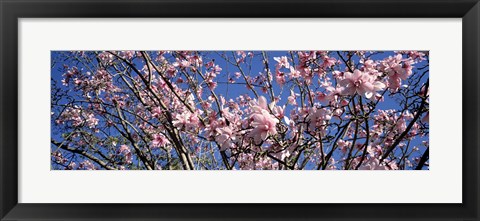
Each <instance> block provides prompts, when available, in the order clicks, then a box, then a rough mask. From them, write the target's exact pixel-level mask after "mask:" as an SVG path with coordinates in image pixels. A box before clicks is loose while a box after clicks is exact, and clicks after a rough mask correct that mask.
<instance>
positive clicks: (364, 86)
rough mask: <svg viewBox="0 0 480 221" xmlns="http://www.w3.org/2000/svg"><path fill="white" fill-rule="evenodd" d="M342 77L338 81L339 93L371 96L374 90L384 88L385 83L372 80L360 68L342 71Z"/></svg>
mask: <svg viewBox="0 0 480 221" xmlns="http://www.w3.org/2000/svg"><path fill="white" fill-rule="evenodd" d="M344 77H345V78H344V79H343V80H341V81H340V83H339V85H340V86H341V92H340V93H341V95H354V94H355V93H358V94H360V95H362V96H365V97H366V98H371V97H372V96H373V95H374V93H376V91H379V90H382V89H383V88H385V84H383V83H382V82H379V81H373V80H372V78H371V77H370V76H369V75H368V74H367V73H364V72H362V71H360V70H358V69H357V70H355V71H353V74H352V73H350V72H345V73H344Z"/></svg>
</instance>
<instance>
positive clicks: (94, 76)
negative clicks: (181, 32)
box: [51, 51, 429, 170]
mask: <svg viewBox="0 0 480 221" xmlns="http://www.w3.org/2000/svg"><path fill="white" fill-rule="evenodd" d="M428 59H429V54H428V52H425V51H55V52H52V65H51V67H52V68H51V70H52V77H51V126H52V131H51V167H52V169H55V170H56V169H59V170H63V169H66V170H77V169H82V170H100V169H107V170H407V169H417V170H418V169H428V168H429V143H428V134H429V122H428V115H429V62H428Z"/></svg>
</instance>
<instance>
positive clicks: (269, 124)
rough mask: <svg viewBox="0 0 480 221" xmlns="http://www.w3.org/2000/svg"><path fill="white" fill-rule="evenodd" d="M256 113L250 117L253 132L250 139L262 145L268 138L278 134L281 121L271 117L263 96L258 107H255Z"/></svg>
mask: <svg viewBox="0 0 480 221" xmlns="http://www.w3.org/2000/svg"><path fill="white" fill-rule="evenodd" d="M252 109H253V110H254V113H252V115H250V119H251V120H252V123H251V124H250V125H251V126H252V127H253V130H252V131H251V132H250V137H252V138H253V139H254V141H255V144H260V143H261V142H262V141H265V140H266V139H267V137H268V136H270V135H275V134H276V133H277V129H276V125H277V123H278V122H279V120H278V119H277V118H276V117H275V116H273V115H271V114H270V113H269V112H268V110H267V101H266V99H265V97H263V96H261V97H260V98H259V101H258V105H256V106H253V107H252Z"/></svg>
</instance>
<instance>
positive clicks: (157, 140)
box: [152, 134, 170, 147]
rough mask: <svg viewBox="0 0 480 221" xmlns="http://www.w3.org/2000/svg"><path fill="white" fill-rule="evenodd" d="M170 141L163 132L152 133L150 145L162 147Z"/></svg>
mask: <svg viewBox="0 0 480 221" xmlns="http://www.w3.org/2000/svg"><path fill="white" fill-rule="evenodd" d="M169 143H170V141H168V139H167V138H166V137H165V136H164V135H163V134H154V135H153V140H152V146H154V147H163V146H165V145H166V144H169Z"/></svg>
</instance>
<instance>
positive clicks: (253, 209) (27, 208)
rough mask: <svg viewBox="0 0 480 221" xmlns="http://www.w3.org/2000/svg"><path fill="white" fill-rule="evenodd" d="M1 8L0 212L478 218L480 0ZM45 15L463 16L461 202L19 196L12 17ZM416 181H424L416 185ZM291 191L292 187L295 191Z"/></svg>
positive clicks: (55, 216) (51, 0)
mask: <svg viewBox="0 0 480 221" xmlns="http://www.w3.org/2000/svg"><path fill="white" fill-rule="evenodd" d="M0 15H1V27H0V29H1V39H0V40H1V44H0V45H1V46H0V47H1V55H0V56H1V59H0V67H1V74H0V104H1V109H0V111H1V114H0V130H1V133H0V157H1V162H0V166H1V170H0V171H1V172H0V177H1V182H0V194H1V197H0V198H1V199H0V215H1V220H472V221H473V220H479V209H478V208H479V159H480V157H479V151H478V147H479V140H478V135H479V130H478V129H479V118H478V111H479V104H480V103H479V96H480V90H479V85H480V84H479V83H480V82H479V79H480V78H479V74H480V72H479V62H480V57H479V53H480V47H479V39H480V38H479V35H480V4H479V2H478V0H297V1H293V0H257V1H253V0H243V1H241V0H196V1H195V0H142V1H135V0H119V1H107V0H99V1H94V0H62V1H60V0H38V1H33V0H0ZM47 17H48V18H74V17H89V18H105V17H108V18H119V17H127V18H133V17H214V18H223V17H262V18H263V17H286V18H293V17H307V18H310V17H334V18H343V17H349V18H351V17H373V18H383V17H397V18H425V17H432V18H444V17H457V18H462V21H463V22H462V56H463V64H462V73H463V83H462V84H463V89H462V94H463V96H462V101H463V108H462V110H463V118H462V122H463V128H462V130H463V134H462V137H463V138H462V139H463V141H462V142H463V146H462V148H463V161H462V163H463V165H462V166H463V180H462V182H463V187H462V190H463V194H462V197H463V203H462V204H24V203H18V153H17V147H18V140H17V139H18V129H19V127H18V88H19V85H18V69H17V64H18V35H19V34H18V23H17V20H18V19H19V18H47ZM447 44H448V42H447ZM452 120H456V119H452ZM418 188H428V187H426V186H418ZM39 191H41V190H39ZM292 194H295V193H294V191H293V192H292ZM439 194H441V193H439Z"/></svg>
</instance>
